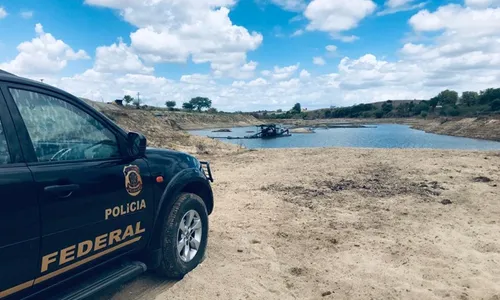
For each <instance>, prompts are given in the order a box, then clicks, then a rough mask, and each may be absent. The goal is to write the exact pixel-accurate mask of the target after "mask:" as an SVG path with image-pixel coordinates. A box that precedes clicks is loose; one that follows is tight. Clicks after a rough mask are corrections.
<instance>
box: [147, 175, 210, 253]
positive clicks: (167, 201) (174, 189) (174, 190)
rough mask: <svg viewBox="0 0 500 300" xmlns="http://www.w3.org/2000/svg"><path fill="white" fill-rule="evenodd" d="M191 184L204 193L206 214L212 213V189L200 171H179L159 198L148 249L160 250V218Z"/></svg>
mask: <svg viewBox="0 0 500 300" xmlns="http://www.w3.org/2000/svg"><path fill="white" fill-rule="evenodd" d="M191 184H196V185H199V186H200V190H202V191H204V192H205V197H203V198H204V199H203V201H204V202H205V204H206V205H207V212H208V214H210V213H211V212H212V209H213V193H212V188H211V186H210V184H209V183H208V180H207V178H206V177H205V175H204V174H203V173H201V171H200V170H197V169H194V168H191V169H184V170H182V171H180V172H179V173H177V174H176V175H175V176H174V177H173V178H172V180H170V182H169V183H168V185H167V187H166V188H165V191H164V192H163V194H162V196H161V198H160V202H159V203H158V207H157V210H156V212H155V216H154V220H153V234H152V235H151V236H150V240H149V243H148V244H149V248H150V249H158V248H160V239H159V238H158V237H159V236H160V234H161V221H162V216H164V215H165V214H166V213H168V212H169V211H170V209H171V207H172V206H173V204H174V199H175V196H176V195H178V194H179V193H180V192H181V191H182V190H184V188H185V187H187V186H188V185H191ZM205 198H208V199H205Z"/></svg>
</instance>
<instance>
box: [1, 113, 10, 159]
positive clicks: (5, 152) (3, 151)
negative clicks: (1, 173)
mask: <svg viewBox="0 0 500 300" xmlns="http://www.w3.org/2000/svg"><path fill="white" fill-rule="evenodd" d="M8 163H10V154H9V148H7V140H6V139H5V134H4V133H3V127H2V122H0V165H5V164H8Z"/></svg>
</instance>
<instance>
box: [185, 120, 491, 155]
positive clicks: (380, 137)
mask: <svg viewBox="0 0 500 300" xmlns="http://www.w3.org/2000/svg"><path fill="white" fill-rule="evenodd" d="M213 130H214V129H207V130H192V131H190V132H191V133H192V134H196V135H202V136H217V137H226V136H245V135H249V133H248V132H249V131H255V130H256V128H255V127H238V128H232V129H231V131H232V132H212V131H213ZM223 141H226V142H229V143H234V144H239V145H243V146H245V147H247V148H302V147H364V148H436V149H469V150H500V142H494V141H485V140H477V139H469V138H462V137H454V136H447V135H437V134H432V133H426V132H424V131H421V130H415V129H411V128H410V127H409V126H406V125H394V124H381V125H377V126H376V127H375V128H373V127H371V128H330V129H316V133H311V134H299V133H296V134H292V136H291V137H283V138H276V139H266V140H263V139H242V140H223Z"/></svg>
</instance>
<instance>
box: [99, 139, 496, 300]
mask: <svg viewBox="0 0 500 300" xmlns="http://www.w3.org/2000/svg"><path fill="white" fill-rule="evenodd" d="M211 161H212V165H213V169H214V173H215V178H216V182H215V184H214V193H215V199H216V207H215V212H214V213H213V215H212V216H211V219H210V221H211V224H210V226H211V228H210V240H209V249H208V256H207V259H206V260H205V262H204V263H203V264H202V265H200V266H199V267H198V268H197V269H195V270H194V271H193V272H192V273H190V274H188V275H187V276H186V277H185V278H184V279H183V280H181V281H179V282H168V281H165V280H161V279H158V278H156V277H154V276H152V275H146V276H142V277H140V278H138V279H137V280H135V281H134V282H131V283H129V284H128V285H125V286H124V287H122V288H121V289H120V290H119V291H117V292H114V293H112V294H108V295H107V298H112V299H139V298H140V299H157V300H163V299H442V298H447V299H488V300H493V299H495V300H498V299H500V217H499V216H500V188H499V187H498V185H497V184H498V183H499V181H500V153H498V152H497V153H494V152H464V151H434V150H397V149H394V150H386V149H379V150H372V149H347V148H329V149H300V150H299V149H288V150H283V149H281V150H258V151H248V152H244V153H241V154H237V155H231V156H225V157H215V158H211Z"/></svg>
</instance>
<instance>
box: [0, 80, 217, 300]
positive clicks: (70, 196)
mask: <svg viewBox="0 0 500 300" xmlns="http://www.w3.org/2000/svg"><path fill="white" fill-rule="evenodd" d="M209 181H212V174H211V172H210V166H209V164H208V163H205V162H200V161H198V160H197V159H196V158H194V157H192V156H190V155H188V154H184V153H180V152H175V151H171V150H165V149H153V148H146V138H145V137H144V136H143V135H142V134H139V133H134V132H128V133H127V132H125V131H123V129H121V128H120V127H118V126H117V125H116V124H114V123H113V122H112V121H111V120H110V119H108V118H107V117H105V116H104V115H103V114H101V113H99V112H97V111H95V110H94V109H93V108H92V107H90V106H89V105H87V104H86V103H85V102H83V101H81V100H80V99H78V98H76V97H75V96H72V95H70V94H68V93H66V92H64V91H62V90H59V89H57V88H54V87H51V86H49V85H46V84H43V83H40V82H35V81H32V80H29V79H25V78H21V77H18V76H15V75H12V74H10V73H7V72H4V71H1V70H0V299H2V300H3V299H23V298H36V299H53V298H54V299H83V298H88V297H89V296H91V295H95V293H96V292H98V291H101V290H102V289H104V288H107V287H108V286H110V285H112V284H113V285H114V284H117V283H119V282H123V281H125V280H129V279H131V278H132V277H134V276H137V275H138V274H140V273H142V272H144V271H146V270H147V269H148V270H154V271H156V272H157V273H158V274H160V275H163V276H166V277H170V278H182V276H184V275H185V274H186V273H188V272H189V271H191V270H192V269H194V268H195V267H196V266H197V265H198V264H199V263H200V262H201V261H202V259H203V258H204V254H205V249H206V246H207V236H208V215H209V214H210V213H211V212H212V210H213V206H214V204H213V194H212V189H211V187H210V183H209Z"/></svg>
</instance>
